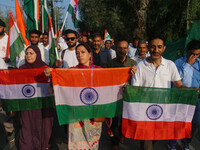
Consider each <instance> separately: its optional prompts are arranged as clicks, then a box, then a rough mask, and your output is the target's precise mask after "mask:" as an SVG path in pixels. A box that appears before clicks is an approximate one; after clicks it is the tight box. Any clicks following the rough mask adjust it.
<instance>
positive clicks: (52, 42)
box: [49, 17, 58, 67]
mask: <svg viewBox="0 0 200 150" xmlns="http://www.w3.org/2000/svg"><path fill="white" fill-rule="evenodd" d="M51 19H52V18H51V17H49V66H50V67H53V66H54V65H55V61H56V60H57V59H58V51H57V46H56V37H55V35H54V31H53V25H52V21H51Z"/></svg>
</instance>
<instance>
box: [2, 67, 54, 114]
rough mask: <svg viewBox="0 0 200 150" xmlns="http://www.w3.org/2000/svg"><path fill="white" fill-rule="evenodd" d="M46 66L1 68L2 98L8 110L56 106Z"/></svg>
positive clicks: (3, 104)
mask: <svg viewBox="0 0 200 150" xmlns="http://www.w3.org/2000/svg"><path fill="white" fill-rule="evenodd" d="M43 70H44V68H35V69H11V70H0V74H1V78H0V89H1V90H0V99H1V101H2V106H3V108H4V109H5V110H6V111H23V110H32V109H41V108H47V107H53V106H54V96H52V94H51V93H50V92H49V83H48V82H47V77H46V76H45V75H44V73H43Z"/></svg>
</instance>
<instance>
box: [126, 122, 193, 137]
mask: <svg viewBox="0 0 200 150" xmlns="http://www.w3.org/2000/svg"><path fill="white" fill-rule="evenodd" d="M190 132H191V123H190V122H180V121H175V122H162V121H158V122H154V121H151V122H149V121H131V120H128V119H124V118H123V119H122V134H123V135H124V136H125V137H126V138H131V139H137V140H171V139H183V138H190Z"/></svg>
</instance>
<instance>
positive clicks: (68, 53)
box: [61, 30, 78, 68]
mask: <svg viewBox="0 0 200 150" xmlns="http://www.w3.org/2000/svg"><path fill="white" fill-rule="evenodd" d="M64 35H65V36H64V37H65V41H66V43H67V46H68V48H67V49H66V50H63V51H62V53H61V60H62V61H63V62H62V67H63V68H70V67H73V66H76V65H78V60H77V58H76V52H75V48H76V44H77V42H78V39H77V32H76V31H74V30H67V31H65V33H64Z"/></svg>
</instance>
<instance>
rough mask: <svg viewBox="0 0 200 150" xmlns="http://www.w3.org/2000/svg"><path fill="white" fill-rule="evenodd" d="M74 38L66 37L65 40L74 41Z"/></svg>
mask: <svg viewBox="0 0 200 150" xmlns="http://www.w3.org/2000/svg"><path fill="white" fill-rule="evenodd" d="M75 39H76V38H75V37H71V38H66V39H65V40H66V41H69V40H71V41H74V40H75Z"/></svg>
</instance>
